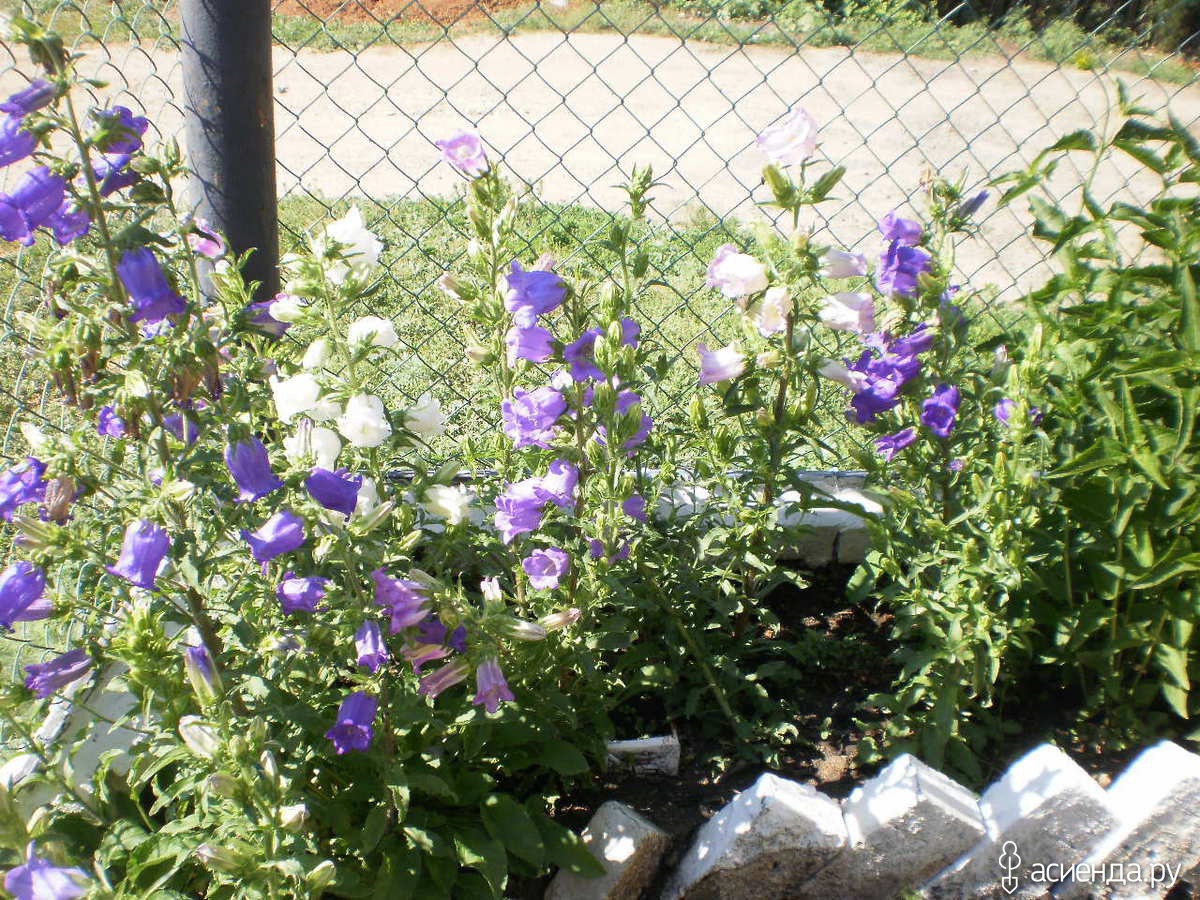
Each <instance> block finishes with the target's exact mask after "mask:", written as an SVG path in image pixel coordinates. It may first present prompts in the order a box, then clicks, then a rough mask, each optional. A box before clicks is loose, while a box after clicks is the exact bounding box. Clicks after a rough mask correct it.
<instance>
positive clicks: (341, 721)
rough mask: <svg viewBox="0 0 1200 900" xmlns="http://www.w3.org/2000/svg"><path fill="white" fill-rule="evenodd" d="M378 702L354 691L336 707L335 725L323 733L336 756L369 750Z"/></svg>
mask: <svg viewBox="0 0 1200 900" xmlns="http://www.w3.org/2000/svg"><path fill="white" fill-rule="evenodd" d="M378 708H379V701H378V700H376V699H375V698H374V697H372V696H371V695H370V694H365V693H363V692H362V691H355V692H354V693H352V694H350V695H349V696H347V697H346V699H345V700H343V701H342V705H341V706H340V707H338V713H337V724H336V725H334V726H333V727H332V728H330V729H329V730H328V731H327V732H325V737H327V738H329V740H331V741H333V746H334V748H335V749H336V750H337V752H338V755H339V756H340V755H342V754H343V753H348V752H350V751H351V750H354V751H358V752H360V753H361V752H363V751H365V750H367V749H368V748H370V746H371V741H372V740H373V739H374V737H375V728H374V723H375V713H376V711H377V710H378Z"/></svg>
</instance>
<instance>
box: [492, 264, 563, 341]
mask: <svg viewBox="0 0 1200 900" xmlns="http://www.w3.org/2000/svg"><path fill="white" fill-rule="evenodd" d="M507 281H508V294H507V295H506V296H505V298H504V308H505V309H507V310H508V311H509V312H510V313H512V317H513V322H514V323H515V324H516V325H517V327H519V328H529V327H531V326H533V325H535V324H537V317H538V316H541V315H545V314H546V313H548V312H552V311H554V310H556V309H558V307H560V306H561V305H562V302H563V301H564V300H566V299H567V287H566V285H565V284H564V283H563V280H562V279H561V278H559V277H558V276H557V275H555V274H554V273H553V272H543V271H541V270H538V269H530V270H528V271H527V270H525V269H523V268H521V264H520V263H519V262H517V261H516V260H515V259H514V260H513V261H512V271H511V272H510V273H509V275H508V277H507Z"/></svg>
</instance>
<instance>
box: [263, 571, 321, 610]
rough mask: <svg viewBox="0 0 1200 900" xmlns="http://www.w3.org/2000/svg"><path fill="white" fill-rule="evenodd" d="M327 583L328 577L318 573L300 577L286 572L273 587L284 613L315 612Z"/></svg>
mask: <svg viewBox="0 0 1200 900" xmlns="http://www.w3.org/2000/svg"><path fill="white" fill-rule="evenodd" d="M328 584H329V579H328V578H321V577H320V576H318V575H309V576H307V577H301V576H299V575H297V574H296V573H295V572H288V573H287V574H286V575H284V576H283V581H281V582H280V583H279V587H277V588H276V589H275V596H276V597H278V598H279V605H280V606H281V607H282V608H283V612H284V614H285V615H289V616H290V615H293V614H294V613H300V612H303V613H310V612H316V610H317V604H318V603H319V602H320V601H321V600H323V599H325V586H326V585H328Z"/></svg>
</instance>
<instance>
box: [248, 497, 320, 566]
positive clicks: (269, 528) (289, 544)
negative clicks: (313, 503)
mask: <svg viewBox="0 0 1200 900" xmlns="http://www.w3.org/2000/svg"><path fill="white" fill-rule="evenodd" d="M242 540H244V541H245V542H246V543H247V544H249V545H250V550H251V552H252V553H253V554H254V559H255V561H256V562H260V563H267V562H270V561H271V560H273V559H274V558H275V557H277V556H282V555H283V554H284V553H291V552H292V551H293V550H297V549H299V548H300V547H303V546H304V541H305V536H304V520H303V519H301V518H300V517H299V516H298V515H296V514H295V513H294V512H292V511H291V510H289V509H281V510H280V511H279V512H277V513H275V515H273V516H271V518H269V519H267V521H266V522H264V523H263V524H262V527H260V528H259V529H258V531H248V530H246V529H244V528H243V529H242Z"/></svg>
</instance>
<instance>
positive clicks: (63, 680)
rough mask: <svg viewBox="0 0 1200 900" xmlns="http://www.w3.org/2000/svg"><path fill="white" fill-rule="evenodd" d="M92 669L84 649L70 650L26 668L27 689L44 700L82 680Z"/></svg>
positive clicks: (90, 661) (90, 659) (89, 658)
mask: <svg viewBox="0 0 1200 900" xmlns="http://www.w3.org/2000/svg"><path fill="white" fill-rule="evenodd" d="M91 667H92V658H91V657H90V656H89V655H88V652H87V651H86V650H84V649H82V648H78V649H75V650H68V651H67V652H66V653H63V654H62V655H61V656H56V657H54V659H52V660H49V661H47V662H44V663H35V664H33V665H28V666H26V667H25V671H26V672H27V673H28V674H27V675H26V676H25V687H27V688H29V690H31V691H33V692H34V693H35V694H37V695H38V696H39V697H41V698H42V699H45V698H46V697H49V696H50V695H51V694H53V693H54V692H55V691H58V690H61V689H62V688H64V687H66V686H67V685H68V684H70V683H71V682H72V681H76V680H78V679H80V678H82V677H83V676H84V675H86V674H87V673H88V669H90V668H91Z"/></svg>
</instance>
